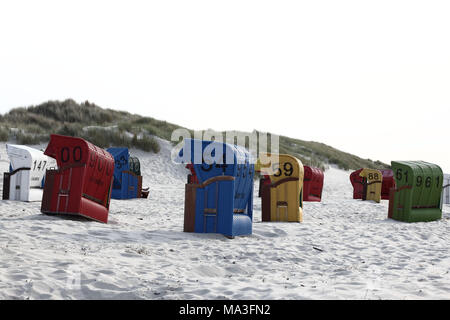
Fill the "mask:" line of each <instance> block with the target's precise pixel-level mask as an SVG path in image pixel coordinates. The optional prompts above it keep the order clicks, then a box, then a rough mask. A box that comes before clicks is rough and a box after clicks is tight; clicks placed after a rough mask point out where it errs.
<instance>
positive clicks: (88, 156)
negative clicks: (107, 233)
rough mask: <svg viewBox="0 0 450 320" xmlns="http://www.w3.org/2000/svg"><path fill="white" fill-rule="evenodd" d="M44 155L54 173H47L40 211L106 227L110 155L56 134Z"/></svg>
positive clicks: (112, 169) (79, 139)
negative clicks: (53, 166)
mask: <svg viewBox="0 0 450 320" xmlns="http://www.w3.org/2000/svg"><path fill="white" fill-rule="evenodd" d="M44 153H45V154H46V155H48V156H50V157H52V158H54V159H56V162H57V164H58V169H56V170H47V173H46V177H45V186H44V195H43V197H42V206H41V211H42V212H43V213H47V214H69V215H81V216H84V217H86V218H89V219H93V220H96V221H100V222H104V223H107V222H108V211H109V203H110V198H111V189H112V182H113V174H114V159H113V157H112V156H111V154H110V153H109V152H107V151H106V150H104V149H102V148H99V147H97V146H95V145H93V144H92V143H90V142H88V141H86V140H84V139H81V138H76V137H67V136H62V135H57V134H52V135H51V136H50V142H49V144H48V146H47V149H46V150H45V152H44Z"/></svg>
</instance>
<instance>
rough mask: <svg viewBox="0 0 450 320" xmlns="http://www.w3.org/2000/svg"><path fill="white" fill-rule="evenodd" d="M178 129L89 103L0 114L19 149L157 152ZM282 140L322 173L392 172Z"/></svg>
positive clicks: (283, 148)
mask: <svg viewBox="0 0 450 320" xmlns="http://www.w3.org/2000/svg"><path fill="white" fill-rule="evenodd" d="M178 128H183V127H181V126H179V125H176V124H172V123H169V122H166V121H161V120H156V119H154V118H151V117H143V116H140V115H137V114H131V113H129V112H126V111H117V110H112V109H107V108H106V109H105V108H101V107H99V106H97V105H96V104H94V103H91V102H89V101H85V102H83V103H77V102H75V101H74V100H72V99H67V100H64V101H47V102H44V103H42V104H39V105H36V106H29V107H20V108H14V109H12V110H10V111H9V112H8V113H6V114H4V115H0V141H13V142H15V143H19V144H38V143H45V142H48V140H49V134H50V133H58V134H63V135H69V136H79V137H82V138H85V139H86V140H89V141H91V142H92V143H94V144H96V145H98V146H100V147H103V148H107V147H110V146H123V147H135V148H138V149H141V150H144V151H148V152H156V153H157V152H159V150H160V147H159V144H158V142H157V140H156V139H155V136H156V137H159V138H162V139H165V140H170V138H171V135H172V132H173V131H174V130H175V129H178ZM189 131H190V132H191V133H192V130H189ZM236 132H237V131H236ZM279 139H280V140H279V141H280V152H281V153H288V154H292V155H294V156H296V157H298V158H299V159H300V160H301V161H302V162H303V164H305V165H311V166H316V167H320V168H322V169H325V168H327V167H329V166H330V165H336V166H338V167H339V168H341V169H346V170H348V169H357V168H361V167H370V168H379V169H382V168H388V167H389V166H388V165H387V164H384V163H382V162H380V161H372V160H370V159H362V158H360V157H358V156H355V155H352V154H350V153H346V152H342V151H340V150H338V149H335V148H333V147H330V146H328V145H326V144H323V143H319V142H314V141H303V140H299V139H294V138H289V137H285V136H280V138H279ZM269 145H270V143H269Z"/></svg>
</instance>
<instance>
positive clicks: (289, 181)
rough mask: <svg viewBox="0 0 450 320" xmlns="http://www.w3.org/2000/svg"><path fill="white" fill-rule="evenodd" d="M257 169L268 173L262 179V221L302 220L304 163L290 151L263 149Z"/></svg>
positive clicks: (264, 173)
mask: <svg viewBox="0 0 450 320" xmlns="http://www.w3.org/2000/svg"><path fill="white" fill-rule="evenodd" d="M256 170H257V171H259V172H261V174H263V175H264V176H268V179H269V181H270V183H267V181H266V182H265V183H262V184H261V185H260V186H261V209H262V212H261V214H262V221H288V222H301V221H302V220H303V192H302V190H303V174H304V171H303V165H302V162H301V161H300V160H299V159H297V158H295V157H293V156H291V155H287V154H269V153H261V154H260V156H259V158H258V161H257V164H256Z"/></svg>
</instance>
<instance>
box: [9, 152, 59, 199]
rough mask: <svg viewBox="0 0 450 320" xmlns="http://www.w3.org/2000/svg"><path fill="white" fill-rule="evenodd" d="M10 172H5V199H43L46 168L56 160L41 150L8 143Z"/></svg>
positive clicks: (51, 165) (50, 166)
mask: <svg viewBox="0 0 450 320" xmlns="http://www.w3.org/2000/svg"><path fill="white" fill-rule="evenodd" d="M6 152H7V153H8V157H9V160H10V165H9V172H5V173H4V174H3V200H18V201H41V200H42V194H43V188H42V187H43V181H44V175H45V170H47V169H48V168H52V167H53V168H54V167H56V161H55V160H54V159H52V158H49V157H47V156H46V155H44V153H43V152H42V151H40V150H37V149H34V148H30V147H28V146H23V145H16V144H7V145H6Z"/></svg>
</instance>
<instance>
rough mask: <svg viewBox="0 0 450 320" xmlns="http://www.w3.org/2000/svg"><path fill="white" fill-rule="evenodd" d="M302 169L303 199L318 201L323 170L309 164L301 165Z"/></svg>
mask: <svg viewBox="0 0 450 320" xmlns="http://www.w3.org/2000/svg"><path fill="white" fill-rule="evenodd" d="M303 169H304V177H303V201H315V202H320V201H321V199H322V189H323V177H324V176H323V171H322V170H320V169H319V168H314V167H309V166H303Z"/></svg>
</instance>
